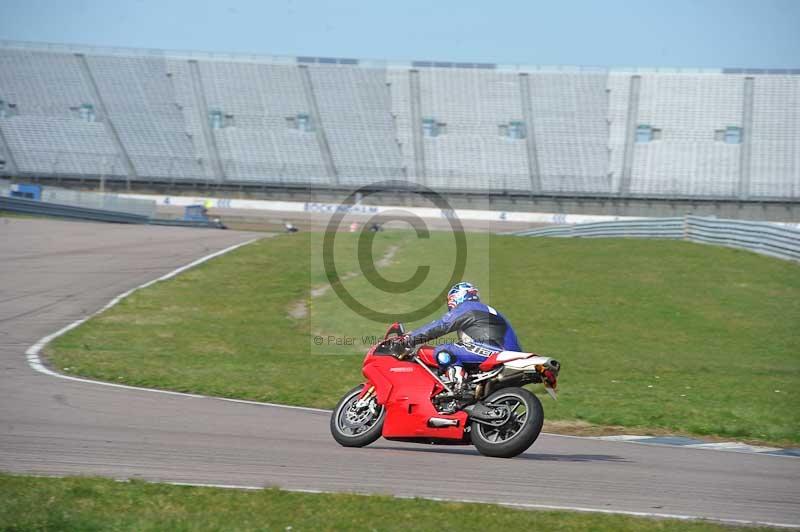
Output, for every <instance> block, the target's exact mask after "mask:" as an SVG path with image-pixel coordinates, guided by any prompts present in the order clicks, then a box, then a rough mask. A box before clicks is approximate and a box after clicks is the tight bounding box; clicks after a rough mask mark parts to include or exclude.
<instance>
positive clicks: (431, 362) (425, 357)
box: [417, 345, 439, 368]
mask: <svg viewBox="0 0 800 532" xmlns="http://www.w3.org/2000/svg"><path fill="white" fill-rule="evenodd" d="M433 352H434V349H433V348H432V347H430V346H428V345H423V346H422V347H420V348H419V351H417V356H418V357H419V358H420V360H422V361H423V362H425V365H427V366H430V367H432V368H438V367H439V362H438V361H437V360H436V356H435V355H434V354H433Z"/></svg>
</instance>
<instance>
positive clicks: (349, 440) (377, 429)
mask: <svg viewBox="0 0 800 532" xmlns="http://www.w3.org/2000/svg"><path fill="white" fill-rule="evenodd" d="M362 389H363V385H360V386H356V387H355V388H353V389H352V390H350V391H349V392H347V393H346V394H345V396H344V397H342V398H341V400H340V401H339V403H338V404H337V405H336V408H334V409H333V414H331V435H332V436H333V439H334V440H336V441H337V442H338V443H339V445H343V446H344V447H364V446H365V445H369V444H370V443H372V442H374V441H375V440H377V439H378V438H380V437H381V433H382V432H383V420H384V419H385V418H386V409H385V408H384V407H383V405H379V404H377V401H376V400H375V398H374V397H373V399H372V401H373V405H372V406H374V408H375V411H376V412H375V414H372V415H369V412H362V413H361V414H360V415H362V416H369V417H365V418H363V423H361V424H358V423H355V424H353V423H349V424H348V422H347V421H348V420H347V417H346V416H347V415H348V412H347V411H348V410H350V409H351V407H352V406H353V405H354V403H355V402H356V401H357V400H358V396H359V395H360V394H361V390H362ZM365 425H366V429H364V430H361V431H359V430H358V429H359V428H363V427H364V426H365ZM348 429H350V430H348Z"/></svg>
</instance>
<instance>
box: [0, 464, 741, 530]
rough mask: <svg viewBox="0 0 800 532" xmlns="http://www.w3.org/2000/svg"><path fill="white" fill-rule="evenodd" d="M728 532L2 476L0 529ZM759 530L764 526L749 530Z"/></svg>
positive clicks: (492, 509) (388, 502)
mask: <svg viewBox="0 0 800 532" xmlns="http://www.w3.org/2000/svg"><path fill="white" fill-rule="evenodd" d="M409 529H413V530H436V531H440V530H497V529H501V530H547V531H553V530H564V531H567V530H575V531H581V530H592V531H604V530H614V531H618V530H620V531H626V530H642V529H647V530H656V531H664V532H667V531H692V532H694V531H698V532H699V531H721V530H730V528H728V527H724V526H721V525H717V524H713V523H706V522H686V521H674V520H658V521H656V520H646V519H642V518H633V517H626V516H616V515H597V514H580V513H570V512H538V511H537V512H531V511H524V510H513V509H508V508H503V507H500V506H495V505H485V504H462V503H442V502H433V501H425V500H419V499H416V500H400V499H393V498H391V497H383V496H363V495H345V494H342V495H317V494H313V495H312V494H305V493H291V492H286V491H279V490H274V489H267V490H259V491H239V490H230V489H220V488H198V487H189V486H172V485H168V484H148V483H144V482H137V481H133V482H124V483H122V482H115V481H113V480H105V479H103V480H101V479H89V478H64V479H56V478H33V477H17V476H9V475H1V474H0V530H6V531H12V530H13V531H27V530H31V531H33V530H41V531H45V530H53V531H56V530H58V531H62V530H81V531H86V532H88V531H93V530H98V531H99V530H136V531H137V532H143V531H147V530H171V531H176V532H177V531H181V530H229V531H233V530H281V531H284V530H291V531H294V532H302V531H304V530H378V531H385V530H409ZM748 530H756V529H748Z"/></svg>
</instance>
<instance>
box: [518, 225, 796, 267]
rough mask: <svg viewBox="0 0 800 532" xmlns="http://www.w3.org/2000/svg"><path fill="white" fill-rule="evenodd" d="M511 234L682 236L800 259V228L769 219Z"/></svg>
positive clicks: (567, 228) (564, 228)
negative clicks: (777, 223)
mask: <svg viewBox="0 0 800 532" xmlns="http://www.w3.org/2000/svg"><path fill="white" fill-rule="evenodd" d="M509 234H513V235H517V236H550V237H580V238H607V237H634V238H672V239H683V240H690V241H692V242H702V243H704V244H718V245H723V246H728V247H734V248H739V249H747V250H749V251H754V252H756V253H762V254H765V255H771V256H773V257H778V258H781V259H788V260H798V261H800V230H797V229H793V228H790V227H782V226H780V225H776V224H772V223H767V222H749V221H742V220H722V219H717V218H704V217H701V216H685V217H682V218H648V219H640V220H620V221H614V222H596V223H587V224H576V225H570V226H558V227H546V228H544V229H532V230H526V231H516V232H514V233H509Z"/></svg>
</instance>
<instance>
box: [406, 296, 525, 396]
mask: <svg viewBox="0 0 800 532" xmlns="http://www.w3.org/2000/svg"><path fill="white" fill-rule="evenodd" d="M447 307H448V308H449V309H450V310H449V312H448V313H447V314H445V315H444V316H442V317H441V318H439V319H438V320H435V321H432V322H430V323H428V324H427V325H423V326H422V327H420V328H418V329H416V330H413V331H411V332H410V333H408V334H407V335H406V336H405V338H403V342H404V343H405V344H406V345H407V346H409V347H412V346H414V345H417V344H421V343H424V342H427V341H430V340H433V339H435V338H438V337H440V336H444V335H446V334H448V333H450V332H453V331H458V337H459V340H458V342H456V343H452V344H444V345H440V346H438V347H437V348H436V350H435V354H436V361H437V362H438V363H439V367H440V368H441V369H442V370H443V372H444V373H445V374H446V375H447V376H448V378H449V380H452V381H455V382H457V383H458V384H460V383H461V381H462V380H463V377H464V370H463V367H464V365H469V364H480V363H481V362H483V361H484V360H485V359H486V358H487V357H488V356H490V355H491V354H492V353H495V352H497V351H522V347H521V346H520V345H519V340H518V339H517V335H516V333H514V329H513V327H511V324H510V323H509V322H508V320H506V318H505V317H504V316H503V315H502V314H500V313H499V312H497V311H496V310H495V309H494V308H492V307H490V306H489V305H485V304H483V303H481V301H480V295H479V293H478V289H477V288H476V287H475V286H473V285H472V284H470V283H467V282H462V283H458V284H456V285H455V286H453V287H452V288H451V289H450V291H449V292H448V293H447Z"/></svg>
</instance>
